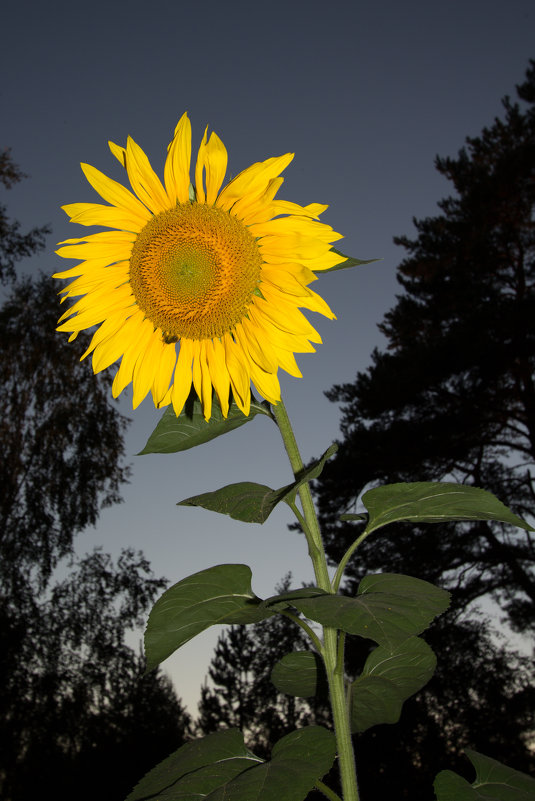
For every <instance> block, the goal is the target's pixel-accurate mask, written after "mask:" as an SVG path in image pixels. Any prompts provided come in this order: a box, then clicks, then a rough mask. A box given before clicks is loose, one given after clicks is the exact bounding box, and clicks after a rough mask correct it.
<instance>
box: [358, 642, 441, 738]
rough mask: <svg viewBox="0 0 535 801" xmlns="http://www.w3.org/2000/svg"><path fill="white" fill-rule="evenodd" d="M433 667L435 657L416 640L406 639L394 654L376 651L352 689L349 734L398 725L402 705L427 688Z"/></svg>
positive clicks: (422, 643)
mask: <svg viewBox="0 0 535 801" xmlns="http://www.w3.org/2000/svg"><path fill="white" fill-rule="evenodd" d="M435 667H436V657H435V654H434V653H433V651H432V650H431V648H430V647H429V646H428V645H427V643H426V642H424V640H422V639H420V638H419V637H409V638H408V639H407V640H405V641H404V642H403V643H401V644H400V645H398V646H397V647H396V648H394V649H393V650H390V649H388V648H384V647H382V646H379V647H378V648H375V649H374V650H373V651H372V652H371V654H370V655H369V656H368V659H367V660H366V664H365V665H364V669H363V671H362V674H361V676H359V678H358V679H357V680H356V681H354V682H353V683H352V685H351V689H350V718H351V731H353V732H363V731H366V729H369V728H370V727H371V726H376V725H378V724H379V723H397V722H398V720H399V717H400V715H401V708H402V705H403V702H404V701H406V700H407V698H410V696H411V695H414V693H416V692H418V690H420V689H421V688H422V687H423V686H424V685H425V684H427V682H428V681H429V679H430V678H431V677H432V675H433V673H434V671H435Z"/></svg>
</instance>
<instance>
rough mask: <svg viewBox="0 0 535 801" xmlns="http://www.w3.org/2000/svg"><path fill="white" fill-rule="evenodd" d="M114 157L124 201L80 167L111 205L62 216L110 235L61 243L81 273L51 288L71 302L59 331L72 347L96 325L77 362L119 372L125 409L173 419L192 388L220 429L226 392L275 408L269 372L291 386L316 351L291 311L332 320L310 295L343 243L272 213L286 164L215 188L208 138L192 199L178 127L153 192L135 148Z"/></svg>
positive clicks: (254, 168)
mask: <svg viewBox="0 0 535 801" xmlns="http://www.w3.org/2000/svg"><path fill="white" fill-rule="evenodd" d="M110 149H111V151H112V153H113V155H114V156H116V157H117V158H118V159H119V161H120V162H121V164H122V165H123V166H124V167H125V169H126V171H127V173H128V178H129V181H130V184H131V187H132V189H133V193H132V192H130V191H129V190H128V189H126V188H125V187H124V186H122V185H121V184H119V183H117V182H116V181H113V180H112V179H111V178H108V177H107V176H106V175H104V174H103V173H101V172H100V171H99V170H97V169H95V168H94V167H91V166H89V165H88V164H82V169H83V171H84V173H85V175H86V177H87V179H88V181H89V183H90V184H91V185H92V186H93V187H94V188H95V189H96V191H97V192H98V193H99V194H100V195H101V197H102V198H103V199H104V200H105V201H106V202H107V205H104V204H98V203H73V204H70V205H68V206H64V207H63V208H64V210H65V211H66V213H67V214H68V215H69V216H70V218H71V221H72V222H76V223H80V224H81V225H99V226H103V227H105V228H108V229H112V230H109V231H105V232H102V233H96V234H90V235H89V236H86V237H84V238H82V239H68V240H66V241H65V242H62V243H60V244H61V245H62V247H60V248H59V250H58V251H56V252H57V253H58V254H59V255H60V256H62V257H65V258H74V259H78V260H79V261H80V264H78V266H77V267H74V268H72V269H70V270H65V271H63V272H60V273H56V274H55V275H54V277H55V278H74V280H73V281H72V282H71V283H70V284H69V285H68V286H66V287H65V288H64V289H63V290H61V294H62V301H64V300H66V299H67V298H71V297H76V296H80V299H79V300H77V302H75V303H74V305H73V306H71V307H70V308H69V309H68V310H67V311H66V312H65V314H63V315H62V317H61V318H60V320H59V323H60V324H59V327H58V331H67V332H70V333H71V338H72V339H74V338H75V337H76V335H77V334H78V332H79V331H82V330H84V329H86V328H91V327H94V326H98V327H97V329H96V330H95V333H94V334H93V338H92V340H91V344H90V346H89V348H88V349H87V351H86V352H85V353H84V354H83V356H82V358H85V357H86V356H88V355H89V354H92V359H93V369H94V371H95V373H97V372H99V371H100V370H104V369H105V368H107V367H109V366H110V365H112V364H113V363H114V362H116V361H118V360H119V359H120V365H119V367H118V370H117V373H116V375H115V379H114V382H113V389H112V391H113V395H114V397H117V395H119V393H120V392H121V391H122V390H123V389H124V388H125V387H126V386H127V385H128V384H130V383H132V385H133V405H134V408H135V407H136V406H138V405H139V403H141V401H142V400H143V399H144V398H145V396H146V395H147V394H148V393H149V392H151V394H152V397H153V400H154V403H155V405H156V406H157V407H158V408H160V407H162V406H165V405H168V404H169V403H172V404H173V409H174V411H175V413H176V414H177V415H178V414H180V412H181V410H182V408H183V406H184V403H185V401H186V398H187V397H188V395H189V393H190V390H191V387H192V385H193V387H194V389H195V392H196V393H197V395H198V396H199V399H200V400H201V403H202V406H203V412H204V416H205V418H206V419H207V420H208V419H209V418H210V415H211V410H212V396H213V393H214V391H215V394H216V396H217V398H218V401H219V404H220V406H221V410H222V412H223V414H224V415H225V416H226V415H227V413H228V408H229V397H230V393H231V392H232V395H233V397H234V399H235V400H236V403H237V404H238V406H239V407H240V409H241V410H242V411H243V413H244V414H248V413H249V404H250V398H251V391H250V386H251V382H252V383H253V384H254V385H255V387H256V389H257V390H258V392H259V393H260V394H261V395H262V396H263V397H264V398H266V400H268V401H269V402H270V403H277V402H278V401H279V400H280V386H279V381H278V378H277V372H278V369H279V367H282V369H284V370H286V371H287V372H288V373H290V374H291V375H294V376H300V375H301V373H300V371H299V368H298V367H297V364H296V361H295V358H294V353H305V352H310V351H313V350H314V347H313V345H312V343H313V342H314V343H318V342H320V341H321V339H320V337H319V335H318V334H317V332H316V331H315V330H314V328H313V327H312V326H311V325H310V323H309V322H308V320H307V319H306V318H305V317H304V315H303V314H302V312H301V309H302V308H304V309H309V310H312V311H316V312H320V313H321V314H324V315H325V316H327V317H330V318H333V317H334V315H333V313H332V312H331V310H330V309H329V307H328V306H327V304H326V303H325V301H324V300H323V299H322V298H321V297H320V296H319V295H317V294H316V293H315V292H313V291H312V290H311V289H309V286H308V285H309V284H310V283H311V282H312V281H314V280H315V279H316V275H315V272H317V271H320V270H325V269H329V268H330V267H333V266H335V265H336V264H339V263H340V262H342V261H344V260H345V258H344V257H343V256H340V255H339V254H338V253H335V252H334V251H333V250H331V243H332V242H335V241H336V240H337V239H340V234H337V233H335V232H334V231H333V230H332V228H331V227H330V226H328V225H325V224H323V223H321V222H319V215H320V214H321V213H322V212H323V211H324V210H325V209H326V208H327V207H326V206H320V205H319V204H317V203H312V204H310V205H308V206H300V205H298V204H296V203H290V202H287V201H282V200H276V197H275V196H276V193H277V191H278V189H279V187H280V186H281V184H282V182H283V178H282V177H280V174H281V172H282V171H283V170H284V169H285V167H286V166H287V165H288V164H289V163H290V161H291V160H292V158H293V154H291V153H288V154H286V155H284V156H279V157H277V158H270V159H267V160H266V161H262V162H257V163H256V164H253V165H251V166H250V167H248V168H247V169H246V170H244V171H243V172H241V173H240V174H239V175H237V176H236V178H234V179H233V180H231V181H230V182H229V183H228V184H227V185H226V186H225V187H224V188H223V189H222V188H221V186H222V184H223V179H224V176H225V172H226V167H227V152H226V149H225V146H224V145H223V143H222V142H221V140H220V139H219V137H218V136H217V135H216V134H215V133H212V134H211V136H210V138H209V139H208V137H207V130H206V131H205V133H204V136H203V139H202V141H201V144H200V147H199V152H198V155H197V161H196V164H195V170H194V180H195V187H193V186H192V184H191V182H190V160H191V125H190V122H189V119H188V117H187V115H186V114H184V115H183V116H182V117H181V119H180V121H179V122H178V125H177V127H176V129H175V134H174V137H173V139H172V141H171V143H170V144H169V147H168V152H167V158H166V162H165V168H164V182H163V184H162V182H161V181H160V179H159V178H158V177H157V175H156V174H155V172H154V171H153V169H152V167H151V165H150V163H149V160H148V159H147V157H146V155H145V153H144V152H143V151H142V150H141V148H140V147H139V146H138V145H136V143H135V142H134V141H133V140H132V139H130V138H128V141H127V144H126V147H125V148H123V147H119V146H118V145H115V144H113V143H112V142H110Z"/></svg>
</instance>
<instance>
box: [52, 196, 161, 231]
mask: <svg viewBox="0 0 535 801" xmlns="http://www.w3.org/2000/svg"><path fill="white" fill-rule="evenodd" d="M61 208H62V209H63V211H64V212H65V213H66V214H68V215H69V217H70V218H71V222H73V223H78V225H104V226H105V227H107V228H122V229H124V230H125V231H133V232H135V233H139V231H141V229H142V228H143V227H144V226H145V225H146V223H147V222H148V221H149V219H150V217H151V215H150V213H149V211H148V210H147V213H146V216H145V218H142V217H138V216H137V215H136V214H134V213H133V212H131V211H129V210H128V209H124V208H122V207H121V208H117V207H116V206H103V205H102V204H100V203H69V204H68V205H67V206H62V207H61Z"/></svg>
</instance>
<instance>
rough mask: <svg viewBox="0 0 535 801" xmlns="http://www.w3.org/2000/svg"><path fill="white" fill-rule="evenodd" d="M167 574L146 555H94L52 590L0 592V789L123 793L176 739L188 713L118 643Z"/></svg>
mask: <svg viewBox="0 0 535 801" xmlns="http://www.w3.org/2000/svg"><path fill="white" fill-rule="evenodd" d="M164 586H165V581H163V580H161V579H159V580H156V579H154V577H153V576H152V574H151V572H150V569H149V565H148V563H147V561H146V560H145V559H144V558H143V556H142V555H141V554H139V553H134V552H133V551H125V552H123V554H122V555H121V557H120V558H119V560H118V561H117V564H114V563H113V562H112V560H111V558H110V557H109V556H108V555H107V554H103V553H101V552H100V551H95V552H94V553H93V554H90V555H89V556H86V557H84V558H83V559H77V560H76V562H75V565H74V569H72V570H71V572H70V573H69V574H68V576H67V577H66V578H65V579H63V580H61V581H57V582H56V583H55V584H54V586H53V587H52V588H51V590H50V591H49V592H48V593H46V594H45V593H41V594H39V595H38V594H36V593H34V594H33V595H32V594H31V593H30V592H28V593H27V595H26V598H25V600H24V602H21V600H20V598H19V599H17V603H16V604H15V603H13V602H12V601H11V602H10V599H8V598H6V597H5V596H2V597H1V598H0V640H1V642H0V653H1V654H2V656H1V659H0V685H1V687H2V692H1V693H0V717H1V719H2V727H1V729H0V753H1V754H2V757H1V762H0V795H1V797H2V798H3V799H6V801H8V800H9V799H13V801H26V799H27V800H28V801H30V799H33V798H35V795H36V789H37V788H38V787H48V788H50V791H51V793H53V795H54V798H56V799H58V800H59V801H62V799H65V801H67V799H69V801H70V799H72V798H73V797H76V798H78V799H80V800H81V801H93V799H95V798H98V797H105V798H109V799H117V801H120V800H121V799H122V798H124V797H125V796H126V795H127V794H128V792H129V791H130V790H131V788H132V786H133V785H134V784H135V782H136V781H137V780H138V779H139V778H141V776H142V775H143V773H145V772H146V771H147V770H149V769H150V768H151V767H152V766H153V764H154V763H156V762H158V761H160V760H161V759H163V758H164V757H166V756H167V755H168V753H169V752H170V751H172V750H173V749H175V748H178V747H179V746H180V745H182V744H183V742H184V740H185V737H186V736H187V734H188V732H189V724H190V720H189V716H188V715H187V713H186V712H185V711H184V708H183V706H182V704H181V702H180V700H179V699H178V698H177V696H176V694H175V692H174V690H173V688H172V686H171V684H170V682H169V680H168V679H166V678H165V677H163V676H162V675H161V674H160V673H155V672H152V673H150V674H148V675H147V676H144V675H143V673H144V667H145V662H144V658H143V657H142V656H141V655H138V654H136V652H135V651H134V650H132V648H131V647H129V646H127V645H126V643H125V634H126V632H127V631H128V630H129V629H131V628H133V627H135V626H140V625H142V624H143V622H144V617H145V614H144V613H145V611H146V609H147V606H148V605H149V604H150V603H151V601H152V600H153V599H154V597H155V595H156V593H158V592H159V591H161V590H162V589H163V587H164Z"/></svg>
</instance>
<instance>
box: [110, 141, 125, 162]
mask: <svg viewBox="0 0 535 801" xmlns="http://www.w3.org/2000/svg"><path fill="white" fill-rule="evenodd" d="M108 147H109V149H110V150H111V152H112V153H113V155H114V156H115V158H116V159H117V161H119V162H120V163H121V164H122V165H123V167H125V168H126V150H125V148H124V147H121V146H120V145H116V144H115V142H108Z"/></svg>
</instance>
